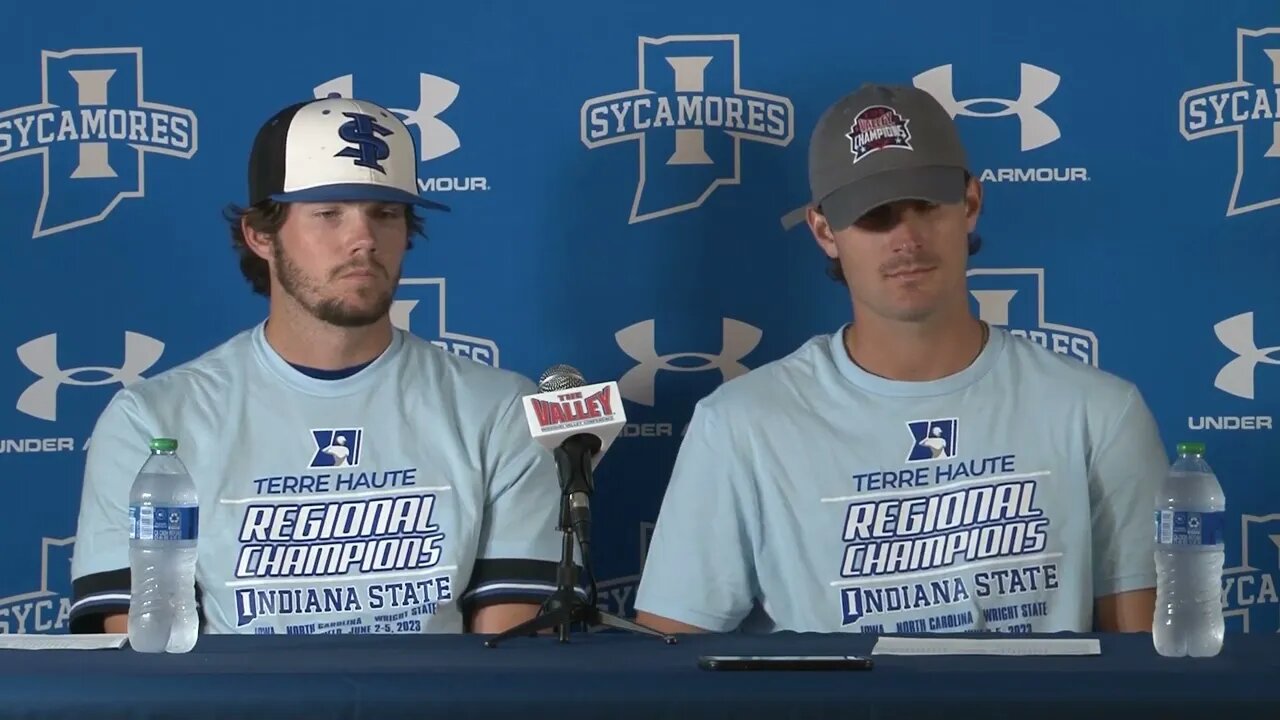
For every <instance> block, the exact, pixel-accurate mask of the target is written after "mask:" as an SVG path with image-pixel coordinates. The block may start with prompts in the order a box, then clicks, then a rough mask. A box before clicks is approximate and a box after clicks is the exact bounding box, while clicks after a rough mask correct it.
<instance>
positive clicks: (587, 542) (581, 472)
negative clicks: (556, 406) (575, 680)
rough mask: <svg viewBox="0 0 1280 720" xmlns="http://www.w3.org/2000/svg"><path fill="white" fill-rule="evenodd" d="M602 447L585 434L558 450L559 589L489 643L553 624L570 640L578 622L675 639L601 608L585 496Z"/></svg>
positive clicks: (671, 642)
mask: <svg viewBox="0 0 1280 720" xmlns="http://www.w3.org/2000/svg"><path fill="white" fill-rule="evenodd" d="M599 449H600V440H599V438H597V437H595V436H594V435H589V434H585V433H584V434H580V435H574V436H572V437H570V438H568V439H567V440H565V441H564V442H563V443H561V445H560V447H557V448H556V449H555V456H556V466H557V467H558V468H559V470H560V522H559V525H558V526H557V528H556V529H557V530H559V531H560V532H561V538H562V541H561V544H560V564H559V566H558V567H557V568H556V591H555V592H554V593H552V594H551V597H549V598H547V600H546V601H545V602H544V603H543V604H542V607H541V609H540V610H539V612H538V615H537V616H535V617H533V618H531V619H530V620H527V621H525V622H523V623H520V624H519V625H516V626H515V627H513V628H509V629H508V630H506V631H504V632H502V633H500V634H498V635H496V636H494V637H493V638H490V639H488V640H485V642H484V645H485V647H491V648H494V647H497V646H498V643H500V642H503V641H505V640H507V639H508V638H512V637H516V636H518V635H530V636H532V635H537V634H538V633H539V632H542V631H544V630H550V629H551V628H556V633H557V636H558V639H559V641H560V642H562V643H567V642H569V632H570V626H571V625H572V624H573V623H584V624H585V625H586V626H587V628H588V629H589V628H591V627H595V626H605V627H611V628H616V629H619V630H626V631H629V632H633V633H637V634H640V635H649V636H652V637H657V638H662V639H663V641H664V642H666V644H668V645H674V644H675V643H676V638H675V636H673V635H667V634H665V633H661V632H658V631H657V630H654V629H652V628H648V627H645V626H643V625H640V624H638V623H634V622H631V621H630V620H626V619H624V618H621V617H618V616H617V615H612V614H610V613H607V612H604V611H602V610H600V608H599V607H597V606H596V582H595V573H594V571H593V570H592V566H591V549H590V548H591V537H590V535H591V533H590V520H588V518H587V512H588V509H587V505H586V498H587V497H589V496H590V495H591V492H592V488H593V487H594V479H593V477H592V470H591V460H592V457H593V456H594V455H595V454H596V452H597V451H598V450H599ZM575 535H576V536H577V540H578V545H579V547H581V548H582V565H583V568H584V569H585V570H586V571H587V574H588V575H589V576H590V577H591V592H590V597H589V599H588V600H584V599H583V598H582V596H581V595H580V594H579V593H578V589H577V581H578V566H577V565H576V564H575V563H574V562H573V541H574V536H575Z"/></svg>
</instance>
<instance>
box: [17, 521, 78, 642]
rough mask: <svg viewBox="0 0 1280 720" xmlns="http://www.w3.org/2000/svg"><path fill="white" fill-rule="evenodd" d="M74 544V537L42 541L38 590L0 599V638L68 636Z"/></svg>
mask: <svg viewBox="0 0 1280 720" xmlns="http://www.w3.org/2000/svg"><path fill="white" fill-rule="evenodd" d="M75 541H76V539H75V537H68V538H51V537H45V538H41V543H40V556H39V559H40V578H39V585H40V586H39V588H37V589H35V590H26V591H23V592H19V593H17V594H15V595H10V596H8V597H0V634H9V635H61V634H64V633H66V632H67V625H68V621H69V619H70V617H71V552H72V549H73V548H74V547H75ZM11 542H12V541H11ZM32 555H34V553H32ZM23 577H26V576H23ZM5 579H8V578H5ZM24 582H25V581H24ZM33 584H34V583H33ZM27 587H30V585H28V586H27Z"/></svg>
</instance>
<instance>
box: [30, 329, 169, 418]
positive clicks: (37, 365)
mask: <svg viewBox="0 0 1280 720" xmlns="http://www.w3.org/2000/svg"><path fill="white" fill-rule="evenodd" d="M163 352H164V343H162V342H160V341H159V340H156V339H155V338H151V337H147V336H146V335H143V334H141V333H135V332H126V333H125V334H124V364H123V365H122V366H120V367H118V368H114V367H103V366H98V365H91V366H85V367H78V368H66V369H64V368H61V367H59V366H58V334H57V333H50V334H49V335H45V336H43V337H38V338H36V339H35V340H31V341H29V342H26V343H23V344H22V345H21V346H20V347H19V348H18V359H19V360H21V361H22V364H23V365H26V366H27V369H28V370H30V371H31V372H33V373H35V374H36V375H38V376H39V377H40V379H39V380H37V381H35V382H34V383H32V384H31V385H30V386H29V387H28V388H27V389H26V390H24V391H23V392H22V395H20V396H19V397H18V405H17V408H18V410H19V411H20V412H23V413H26V414H27V415H30V416H32V417H37V418H40V419H41V420H50V421H53V420H57V419H58V388H59V387H61V386H63V385H79V386H81V387H89V386H92V385H110V384H112V383H120V384H121V385H124V386H128V385H132V384H133V383H135V382H138V381H139V380H141V379H142V373H144V372H146V371H147V370H148V369H150V368H151V366H152V365H155V364H156V361H157V360H159V359H160V355H161V354H162V353H163ZM81 373H105V374H106V376H105V377H100V378H97V379H93V380H82V379H79V378H77V377H76V376H77V375H79V374H81Z"/></svg>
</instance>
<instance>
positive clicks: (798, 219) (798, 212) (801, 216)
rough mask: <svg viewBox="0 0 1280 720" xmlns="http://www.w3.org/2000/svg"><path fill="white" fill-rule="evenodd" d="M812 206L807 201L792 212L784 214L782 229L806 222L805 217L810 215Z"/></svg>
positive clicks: (788, 228)
mask: <svg viewBox="0 0 1280 720" xmlns="http://www.w3.org/2000/svg"><path fill="white" fill-rule="evenodd" d="M810 207H812V206H811V205H809V204H807V203H806V204H805V205H804V206H802V207H798V208H796V209H795V210H792V211H791V212H789V213H787V214H786V215H783V216H782V229H783V230H790V229H791V228H793V227H795V226H797V225H799V224H800V223H802V222H804V221H805V219H806V218H808V217H809V208H810Z"/></svg>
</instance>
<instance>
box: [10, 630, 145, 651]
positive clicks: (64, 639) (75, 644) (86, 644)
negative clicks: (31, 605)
mask: <svg viewBox="0 0 1280 720" xmlns="http://www.w3.org/2000/svg"><path fill="white" fill-rule="evenodd" d="M128 639H129V636H128V635H127V634H125V633H114V634H106V635H0V650H107V649H118V648H122V647H124V643H125V641H126V640H128Z"/></svg>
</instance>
